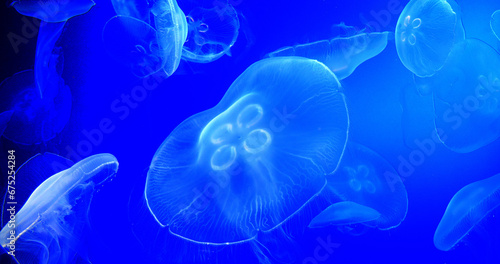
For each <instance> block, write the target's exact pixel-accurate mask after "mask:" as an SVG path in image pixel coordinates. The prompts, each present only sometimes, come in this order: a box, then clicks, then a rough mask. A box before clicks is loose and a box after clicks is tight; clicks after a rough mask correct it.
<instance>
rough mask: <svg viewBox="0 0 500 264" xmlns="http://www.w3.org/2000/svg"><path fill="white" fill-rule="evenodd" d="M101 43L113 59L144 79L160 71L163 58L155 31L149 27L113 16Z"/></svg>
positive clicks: (105, 27) (104, 31)
mask: <svg viewBox="0 0 500 264" xmlns="http://www.w3.org/2000/svg"><path fill="white" fill-rule="evenodd" d="M102 39H103V42H104V45H105V48H106V51H107V52H108V54H110V56H111V57H112V58H114V59H115V60H117V61H118V62H120V63H122V64H123V65H125V66H127V67H128V68H129V69H130V70H131V71H132V73H133V74H134V75H135V76H137V77H139V78H144V77H147V76H149V75H151V74H154V73H156V72H158V71H160V70H161V69H162V68H163V61H164V59H165V58H164V57H163V56H164V54H163V53H162V52H161V51H160V49H159V46H158V42H157V31H156V30H155V29H154V28H153V27H151V26H150V25H149V24H148V23H146V22H144V21H142V20H139V19H137V18H134V17H129V16H121V15H119V16H115V17H113V18H111V19H110V20H109V21H108V22H107V23H106V25H105V26H104V29H103V32H102Z"/></svg>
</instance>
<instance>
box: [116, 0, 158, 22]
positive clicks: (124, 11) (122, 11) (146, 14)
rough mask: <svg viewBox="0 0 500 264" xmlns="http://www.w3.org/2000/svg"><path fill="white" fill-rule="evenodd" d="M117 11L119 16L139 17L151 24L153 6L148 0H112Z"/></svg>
mask: <svg viewBox="0 0 500 264" xmlns="http://www.w3.org/2000/svg"><path fill="white" fill-rule="evenodd" d="M111 3H112V4H113V8H114V9H115V12H116V14H117V15H119V16H127V17H133V18H137V19H139V20H142V21H144V22H146V23H147V24H149V23H150V22H151V8H150V6H149V3H148V0H111Z"/></svg>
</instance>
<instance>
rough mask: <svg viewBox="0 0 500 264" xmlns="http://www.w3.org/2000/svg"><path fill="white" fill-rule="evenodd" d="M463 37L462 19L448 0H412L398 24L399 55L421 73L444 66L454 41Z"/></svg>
mask: <svg viewBox="0 0 500 264" xmlns="http://www.w3.org/2000/svg"><path fill="white" fill-rule="evenodd" d="M464 38H465V36H464V33H463V28H462V24H461V22H460V19H459V17H458V16H457V14H456V13H455V12H454V10H453V9H452V6H451V5H450V4H449V3H448V2H447V1H445V0H411V1H410V2H409V3H408V4H407V5H406V7H405V8H404V10H403V12H401V15H400V16H399V19H398V23H397V26H396V49H397V52H398V55H399V58H400V59H401V62H402V63H403V65H404V66H405V67H406V68H408V70H410V71H411V72H413V73H414V74H415V75H417V76H419V77H427V76H432V75H434V74H435V73H436V72H437V71H438V70H439V69H441V67H443V65H444V63H445V62H446V59H447V58H448V55H449V54H450V52H451V50H452V47H453V45H454V44H455V43H458V42H460V41H462V40H463V39H464Z"/></svg>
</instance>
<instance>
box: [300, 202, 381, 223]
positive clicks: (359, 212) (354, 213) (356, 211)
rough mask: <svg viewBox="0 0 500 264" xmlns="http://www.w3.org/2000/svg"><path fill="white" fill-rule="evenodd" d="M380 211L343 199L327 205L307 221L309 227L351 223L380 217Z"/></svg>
mask: <svg viewBox="0 0 500 264" xmlns="http://www.w3.org/2000/svg"><path fill="white" fill-rule="evenodd" d="M380 216H381V215H380V213H379V212H378V211H377V210H374V209H372V208H370V207H366V206H364V205H361V204H357V203H355V202H351V201H343V202H338V203H334V204H332V205H330V206H328V207H327V208H326V209H325V210H323V211H322V212H321V213H319V214H318V215H317V216H315V217H314V218H313V220H311V222H310V223H309V227H310V228H319V227H325V226H330V225H351V224H359V223H365V222H370V221H375V220H377V219H378V218H380Z"/></svg>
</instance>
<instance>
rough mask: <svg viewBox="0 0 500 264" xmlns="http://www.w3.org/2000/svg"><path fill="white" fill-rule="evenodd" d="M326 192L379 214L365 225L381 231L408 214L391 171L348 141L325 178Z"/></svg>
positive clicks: (405, 199) (403, 192)
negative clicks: (326, 180) (338, 160)
mask: <svg viewBox="0 0 500 264" xmlns="http://www.w3.org/2000/svg"><path fill="white" fill-rule="evenodd" d="M326 190H328V191H329V192H331V193H332V194H334V195H335V196H336V197H338V198H340V199H341V200H344V201H352V202H355V203H358V204H360V205H362V206H366V207H369V208H372V209H373V210H375V211H377V212H379V213H380V217H379V218H377V219H376V220H374V221H372V222H367V223H365V224H366V225H368V226H371V227H377V228H378V229H381V230H386V229H391V228H394V227H397V226H398V225H399V224H400V223H401V222H402V221H403V220H404V218H405V217H406V212H407V211H408V196H407V193H406V188H405V186H404V184H403V182H402V181H401V178H400V176H399V175H398V174H397V172H396V171H395V170H394V168H392V166H391V165H390V164H389V163H388V162H387V161H386V160H384V159H383V158H382V157H381V156H380V155H379V154H377V153H375V152H374V151H373V150H370V149H368V148H367V147H365V146H362V145H360V144H357V143H354V142H351V141H349V142H348V144H347V147H346V150H345V153H344V156H343V158H342V161H341V163H340V166H339V169H338V170H337V172H336V173H335V174H333V175H330V176H328V185H327V189H326Z"/></svg>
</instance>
